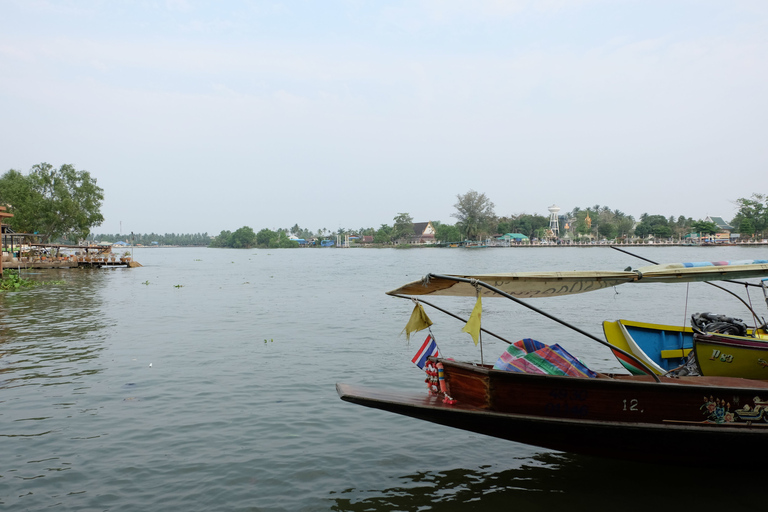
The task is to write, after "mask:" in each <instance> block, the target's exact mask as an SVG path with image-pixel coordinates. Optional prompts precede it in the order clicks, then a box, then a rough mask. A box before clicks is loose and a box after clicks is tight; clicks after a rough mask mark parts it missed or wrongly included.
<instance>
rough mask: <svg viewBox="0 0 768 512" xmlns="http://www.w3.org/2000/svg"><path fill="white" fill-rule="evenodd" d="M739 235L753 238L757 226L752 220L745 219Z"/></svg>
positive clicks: (740, 226) (740, 224)
mask: <svg viewBox="0 0 768 512" xmlns="http://www.w3.org/2000/svg"><path fill="white" fill-rule="evenodd" d="M739 233H741V234H742V235H746V236H749V237H751V236H752V235H754V234H755V225H754V223H753V222H752V219H747V218H744V219H742V220H741V222H740V223H739Z"/></svg>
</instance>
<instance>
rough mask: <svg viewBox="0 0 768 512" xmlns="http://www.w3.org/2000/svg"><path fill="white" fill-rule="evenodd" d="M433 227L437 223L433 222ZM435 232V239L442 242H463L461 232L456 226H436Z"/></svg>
mask: <svg viewBox="0 0 768 512" xmlns="http://www.w3.org/2000/svg"><path fill="white" fill-rule="evenodd" d="M432 225H433V226H434V225H435V223H434V222H433V223H432ZM435 231H436V233H435V238H436V239H437V240H439V241H440V242H461V239H462V235H461V230H459V228H457V227H456V226H452V225H450V224H443V223H439V224H438V225H437V226H435Z"/></svg>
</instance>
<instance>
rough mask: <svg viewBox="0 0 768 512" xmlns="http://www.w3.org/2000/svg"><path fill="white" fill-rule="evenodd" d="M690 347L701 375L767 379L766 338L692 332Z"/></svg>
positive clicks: (767, 354) (767, 344) (767, 352)
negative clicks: (692, 349)
mask: <svg viewBox="0 0 768 512" xmlns="http://www.w3.org/2000/svg"><path fill="white" fill-rule="evenodd" d="M693 347H694V352H695V354H696V362H697V363H698V365H699V369H700V370H701V374H702V375H707V376H723V377H741V378H744V379H754V380H768V339H766V338H765V337H763V336H760V337H757V338H753V337H750V336H734V335H732V334H717V333H695V334H694V335H693Z"/></svg>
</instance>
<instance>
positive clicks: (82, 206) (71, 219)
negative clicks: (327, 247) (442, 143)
mask: <svg viewBox="0 0 768 512" xmlns="http://www.w3.org/2000/svg"><path fill="white" fill-rule="evenodd" d="M103 201H104V191H103V190H102V189H101V188H100V187H99V186H98V185H97V184H96V179H95V178H93V177H92V176H91V175H90V173H89V172H87V171H78V170H77V169H75V167H74V166H72V165H70V164H65V165H62V166H60V167H59V168H54V167H53V166H52V165H50V164H48V163H45V162H43V163H41V164H37V165H34V166H33V167H32V168H31V170H30V172H29V173H28V174H26V175H25V174H23V173H21V172H20V171H17V170H14V169H11V170H9V171H7V172H6V173H5V174H3V175H2V176H0V205H5V206H7V208H8V212H9V213H11V214H13V217H10V218H8V219H7V220H6V222H7V224H9V225H10V226H11V228H12V229H13V230H14V231H16V232H20V233H35V234H40V235H46V236H47V237H48V241H50V242H55V241H61V242H70V243H77V242H78V241H80V240H86V239H88V240H99V241H109V242H113V243H114V242H117V241H120V240H123V241H126V242H129V243H132V244H142V245H151V244H152V243H153V242H157V243H158V244H159V245H179V246H211V247H237V248H240V247H242V248H248V247H272V248H276V247H298V246H299V245H300V244H299V243H298V242H297V241H295V240H293V239H292V236H293V238H300V239H304V240H311V239H319V240H322V239H325V238H330V237H334V236H336V235H341V236H343V235H347V234H355V235H358V236H360V237H371V240H372V241H373V242H374V243H376V244H400V243H408V242H409V241H410V240H412V239H413V237H414V235H415V234H414V232H413V225H414V222H413V218H412V217H411V215H410V214H409V213H407V212H400V213H398V214H397V215H395V217H394V218H393V222H392V224H391V225H390V224H381V225H380V226H379V227H378V228H375V227H367V228H365V227H361V228H357V229H355V228H341V227H340V228H338V229H337V230H335V231H333V230H329V229H327V228H325V227H323V228H319V229H317V230H316V231H312V230H309V229H306V228H301V227H299V225H298V224H294V226H293V227H291V228H280V229H276V230H271V229H267V228H264V229H262V230H260V231H259V232H258V233H257V232H254V230H253V229H252V228H250V227H248V226H243V227H242V228H240V229H237V230H236V231H234V232H230V231H228V230H224V231H222V232H221V233H220V234H219V235H218V236H216V237H214V238H211V237H209V236H208V234H207V233H196V234H175V233H166V234H164V235H160V234H156V233H149V234H139V235H134V234H131V235H130V237H129V236H128V235H122V234H116V235H111V234H100V235H93V234H91V229H92V228H93V227H95V226H99V225H100V224H101V223H102V222H103V221H104V217H103V215H102V214H101V206H102V203H103ZM734 204H735V206H736V209H737V213H736V215H735V216H734V217H733V218H732V219H731V220H730V221H729V223H730V225H731V226H733V228H734V230H735V231H736V232H738V233H740V234H741V236H742V238H750V237H755V236H759V237H765V235H766V232H767V231H768V195H766V194H762V193H753V194H752V195H751V196H750V197H749V198H739V199H737V200H736V201H734ZM453 206H454V208H455V211H454V213H452V214H451V216H452V217H453V218H455V219H456V222H455V223H454V224H450V223H444V222H440V221H435V220H433V221H431V222H432V225H433V226H434V228H435V230H436V237H435V238H436V239H437V240H439V241H443V242H457V241H461V240H478V239H483V238H487V237H490V236H494V235H499V234H504V233H520V234H523V235H526V236H528V237H529V238H540V239H544V238H552V237H553V235H554V233H552V232H551V231H550V225H549V222H550V221H549V217H547V216H544V215H539V214H527V213H521V214H510V215H501V216H498V215H496V212H495V205H494V204H493V202H492V201H491V200H490V198H488V197H487V196H486V195H485V194H484V193H479V192H476V191H474V190H470V191H468V192H467V193H465V194H457V195H456V203H455V204H454V205H453ZM558 227H559V229H558V231H559V233H558V235H560V236H561V237H562V236H564V234H565V233H567V234H568V235H569V237H571V238H572V239H576V240H578V239H592V238H594V237H598V238H605V239H609V240H617V239H619V240H620V239H626V238H629V237H639V238H646V237H649V236H654V237H657V238H678V239H680V238H683V237H684V236H685V235H687V234H688V233H698V234H700V235H707V234H712V233H715V232H717V231H718V226H717V225H715V224H714V223H712V222H706V221H705V220H702V219H698V220H694V219H693V218H691V217H686V216H684V215H680V216H670V217H666V216H664V215H658V214H648V213H643V214H642V215H641V216H640V217H639V219H635V218H634V217H632V216H631V215H627V214H626V213H624V212H622V211H621V210H618V209H612V208H610V207H608V206H600V205H594V206H589V207H585V208H581V207H576V208H573V209H572V210H571V211H569V212H566V213H564V214H562V215H560V216H559V218H558ZM291 235H292V236H291Z"/></svg>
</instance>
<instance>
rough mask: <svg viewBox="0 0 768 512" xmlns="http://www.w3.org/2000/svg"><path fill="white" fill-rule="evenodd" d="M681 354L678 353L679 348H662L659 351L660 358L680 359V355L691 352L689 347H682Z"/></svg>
mask: <svg viewBox="0 0 768 512" xmlns="http://www.w3.org/2000/svg"><path fill="white" fill-rule="evenodd" d="M682 352H683V355H680V349H679V348H675V349H672V350H662V351H661V358H662V359H680V358H681V357H688V354H689V353H690V352H691V349H690V348H684V349H682Z"/></svg>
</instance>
